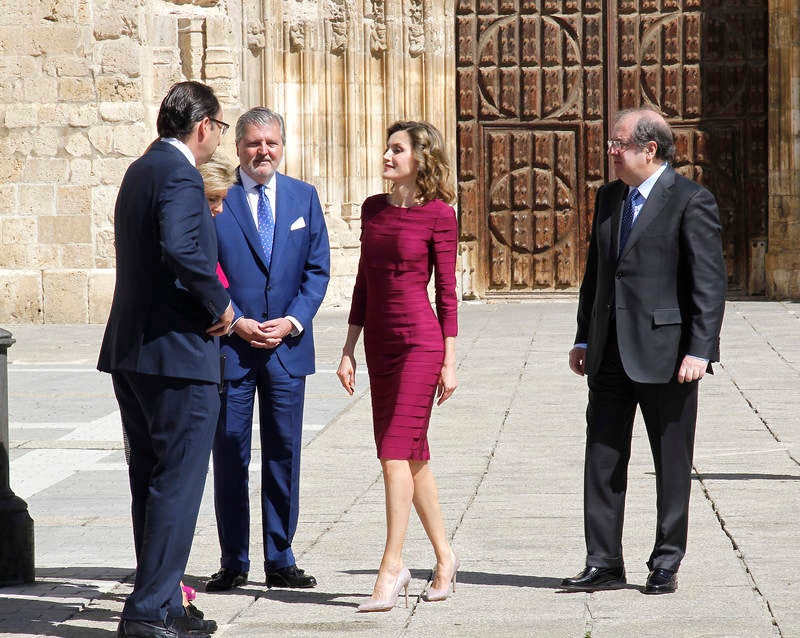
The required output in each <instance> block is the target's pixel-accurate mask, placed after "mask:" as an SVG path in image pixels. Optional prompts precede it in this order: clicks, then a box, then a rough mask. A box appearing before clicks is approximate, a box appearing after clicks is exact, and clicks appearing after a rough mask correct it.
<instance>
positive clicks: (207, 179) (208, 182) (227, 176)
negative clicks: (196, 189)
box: [197, 155, 236, 193]
mask: <svg viewBox="0 0 800 638" xmlns="http://www.w3.org/2000/svg"><path fill="white" fill-rule="evenodd" d="M197 170H198V171H200V175H202V176H203V185H204V186H205V189H206V193H224V192H227V191H228V189H229V188H230V187H231V186H233V185H234V184H235V183H236V173H235V172H234V168H233V166H232V165H231V164H230V163H229V162H228V160H226V159H223V158H222V157H219V156H217V155H214V156H213V157H212V158H211V159H210V160H208V161H207V162H206V163H205V164H201V165H200V166H198V167H197Z"/></svg>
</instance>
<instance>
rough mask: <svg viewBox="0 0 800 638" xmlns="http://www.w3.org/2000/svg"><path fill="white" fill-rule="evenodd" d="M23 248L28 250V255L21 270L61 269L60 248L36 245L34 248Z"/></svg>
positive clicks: (54, 245) (51, 245)
mask: <svg viewBox="0 0 800 638" xmlns="http://www.w3.org/2000/svg"><path fill="white" fill-rule="evenodd" d="M25 248H27V249H28V254H27V257H26V260H25V262H24V263H25V265H24V266H22V267H23V268H40V269H45V268H61V251H60V250H59V248H60V246H58V245H56V244H42V243H37V244H36V245H35V246H26V247H25Z"/></svg>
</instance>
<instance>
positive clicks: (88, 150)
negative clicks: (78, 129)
mask: <svg viewBox="0 0 800 638" xmlns="http://www.w3.org/2000/svg"><path fill="white" fill-rule="evenodd" d="M64 150H66V151H67V153H69V154H70V155H72V156H73V157H86V156H87V155H91V154H92V145H91V143H90V142H89V139H88V138H87V137H86V136H85V135H84V134H83V133H73V134H72V135H70V136H68V137H67V140H66V144H64Z"/></svg>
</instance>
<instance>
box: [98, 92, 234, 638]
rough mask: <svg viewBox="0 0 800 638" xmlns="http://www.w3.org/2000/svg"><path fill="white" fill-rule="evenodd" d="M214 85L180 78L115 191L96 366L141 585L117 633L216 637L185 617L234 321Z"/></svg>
mask: <svg viewBox="0 0 800 638" xmlns="http://www.w3.org/2000/svg"><path fill="white" fill-rule="evenodd" d="M221 118H222V109H221V107H220V104H219V101H218V100H217V98H216V96H215V95H214V93H213V91H212V90H211V89H210V88H209V87H207V86H205V85H203V84H200V83H198V82H181V83H179V84H176V85H174V86H173V87H172V88H171V89H170V91H169V93H168V94H167V96H166V97H165V98H164V101H163V102H162V103H161V108H160V110H159V113H158V121H157V126H158V134H159V136H160V139H159V140H157V141H156V142H155V143H154V144H153V145H152V146H151V147H150V148H149V149H148V150H147V152H146V153H145V154H144V155H143V156H142V157H141V158H139V159H138V160H136V161H135V162H133V164H131V166H130V168H128V171H127V172H126V173H125V177H124V178H123V180H122V184H121V186H120V189H119V195H118V197H117V204H116V208H115V211H114V240H115V245H116V253H117V270H116V287H115V290H114V299H113V302H112V306H111V314H110V316H109V319H108V325H107V327H106V332H105V336H104V338H103V345H102V347H101V350H100V359H99V361H98V364H97V367H98V369H99V370H102V371H103V372H110V373H111V378H112V381H113V384H114V392H115V394H116V397H117V401H118V402H119V408H120V414H121V417H122V427H123V428H124V431H125V434H126V436H127V440H128V442H129V444H130V464H129V469H128V473H129V477H130V487H131V501H132V504H131V512H132V518H133V538H134V545H135V549H136V580H135V582H134V586H133V593H132V594H131V595H130V596H128V599H127V600H126V601H125V606H124V608H123V610H122V619H121V620H120V623H119V627H118V630H117V636H119V637H131V638H166V637H168V636H170V637H175V636H181V635H185V632H188V633H191V635H194V636H207V635H208V633H210V632H213V631H215V630H216V628H217V625H216V623H215V622H213V621H208V620H202V619H201V618H196V617H195V616H189V615H187V613H186V611H185V610H184V607H183V604H182V598H181V590H180V580H181V577H182V576H183V572H184V569H185V568H186V563H187V561H188V559H189V550H190V549H191V546H192V537H193V535H194V530H195V525H196V523H197V514H198V511H199V509H200V500H201V497H202V495H203V485H204V484H205V477H206V473H207V471H208V460H209V456H210V453H211V443H212V440H213V437H214V428H215V426H216V423H217V419H218V415H219V408H220V399H219V390H218V384H219V382H220V370H219V369H220V365H219V361H220V359H219V345H218V342H217V338H216V337H217V336H218V335H222V334H226V333H227V331H228V330H229V327H230V325H231V321H232V319H233V309H232V306H231V303H230V297H229V296H228V293H227V292H226V291H225V289H224V288H223V287H222V285H221V284H220V282H219V280H218V279H217V275H216V271H215V267H216V263H217V244H216V235H215V232H214V223H213V221H212V218H211V212H210V211H209V209H208V203H207V202H206V197H205V193H204V190H203V180H202V178H201V177H200V173H199V172H198V171H197V168H196V164H201V163H203V162H205V161H207V160H208V159H209V158H210V157H211V155H212V153H213V152H214V150H215V149H216V148H217V146H218V145H219V142H220V136H221V134H222V133H223V132H224V131H225V129H226V128H227V126H228V125H227V124H225V123H224V122H222V119H221Z"/></svg>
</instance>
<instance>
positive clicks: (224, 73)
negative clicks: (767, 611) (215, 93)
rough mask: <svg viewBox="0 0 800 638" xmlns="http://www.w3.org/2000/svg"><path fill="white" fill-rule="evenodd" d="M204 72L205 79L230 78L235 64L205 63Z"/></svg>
mask: <svg viewBox="0 0 800 638" xmlns="http://www.w3.org/2000/svg"><path fill="white" fill-rule="evenodd" d="M205 72H206V79H207V80H216V79H226V78H232V77H233V75H234V73H235V72H236V66H235V65H233V64H206V66H205Z"/></svg>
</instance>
